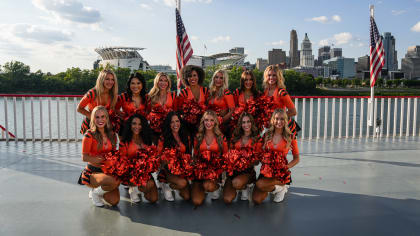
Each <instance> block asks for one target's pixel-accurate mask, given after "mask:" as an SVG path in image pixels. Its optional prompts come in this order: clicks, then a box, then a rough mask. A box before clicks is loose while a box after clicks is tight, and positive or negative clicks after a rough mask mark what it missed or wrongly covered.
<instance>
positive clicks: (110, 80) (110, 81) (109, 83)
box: [104, 74, 115, 90]
mask: <svg viewBox="0 0 420 236" xmlns="http://www.w3.org/2000/svg"><path fill="white" fill-rule="evenodd" d="M114 84H115V79H114V76H113V75H112V74H107V75H106V77H105V79H104V88H105V89H106V90H111V89H112V87H114Z"/></svg>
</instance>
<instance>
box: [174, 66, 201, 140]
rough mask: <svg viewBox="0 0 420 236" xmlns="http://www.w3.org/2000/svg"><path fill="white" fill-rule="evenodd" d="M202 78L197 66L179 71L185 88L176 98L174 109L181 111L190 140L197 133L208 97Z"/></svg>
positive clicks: (186, 67) (199, 68)
mask: <svg viewBox="0 0 420 236" xmlns="http://www.w3.org/2000/svg"><path fill="white" fill-rule="evenodd" d="M204 77H205V74H204V70H203V69H202V68H201V67H198V66H193V65H188V66H184V67H183V68H182V70H181V79H182V83H183V84H184V85H185V87H186V88H184V89H183V90H182V91H181V93H180V94H179V96H178V97H177V102H176V109H178V110H182V111H183V113H184V120H185V121H186V122H187V128H188V130H189V132H190V135H192V136H191V137H192V138H194V135H195V134H196V133H197V126H198V123H199V122H200V118H201V116H200V115H201V112H204V107H205V104H206V100H207V97H208V89H207V88H206V87H203V82H204ZM194 104H195V105H194Z"/></svg>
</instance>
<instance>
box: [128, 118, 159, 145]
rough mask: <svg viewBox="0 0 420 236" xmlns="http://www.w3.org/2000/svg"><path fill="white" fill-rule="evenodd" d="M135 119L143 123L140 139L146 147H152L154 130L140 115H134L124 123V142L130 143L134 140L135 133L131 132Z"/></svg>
mask: <svg viewBox="0 0 420 236" xmlns="http://www.w3.org/2000/svg"><path fill="white" fill-rule="evenodd" d="M134 118H138V119H140V123H141V131H140V134H139V135H140V138H141V139H142V141H143V143H144V144H146V145H152V139H151V137H152V129H151V128H150V126H149V123H148V122H147V120H146V118H144V116H142V115H140V114H134V115H132V116H130V118H128V120H127V121H126V122H125V123H124V130H123V133H122V140H121V141H122V142H124V143H130V142H131V140H132V139H133V131H132V130H131V123H132V122H133V119H134Z"/></svg>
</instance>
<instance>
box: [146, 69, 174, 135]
mask: <svg viewBox="0 0 420 236" xmlns="http://www.w3.org/2000/svg"><path fill="white" fill-rule="evenodd" d="M148 95H149V101H150V105H149V107H150V108H151V111H150V113H149V115H148V116H147V119H148V120H149V122H150V125H151V126H152V129H153V130H154V131H155V137H154V141H155V142H156V141H157V139H158V137H159V136H160V133H161V132H162V125H163V119H165V117H166V114H167V113H168V112H169V111H172V110H174V104H175V98H176V96H175V92H171V80H170V79H169V77H168V76H167V75H166V74H165V73H163V72H159V73H158V74H157V75H156V77H155V79H154V81H153V88H152V89H151V90H150V92H149V94H148Z"/></svg>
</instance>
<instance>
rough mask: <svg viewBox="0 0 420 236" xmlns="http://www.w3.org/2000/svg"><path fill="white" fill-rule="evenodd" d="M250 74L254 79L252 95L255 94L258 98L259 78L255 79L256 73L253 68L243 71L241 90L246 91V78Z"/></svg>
mask: <svg viewBox="0 0 420 236" xmlns="http://www.w3.org/2000/svg"><path fill="white" fill-rule="evenodd" d="M248 75H249V76H251V79H252V88H251V92H252V95H253V96H254V98H256V97H257V96H258V90H257V80H256V79H255V76H254V73H252V70H245V71H244V72H242V74H241V80H240V81H239V82H240V90H241V92H244V91H245V79H246V77H247V76H248Z"/></svg>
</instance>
